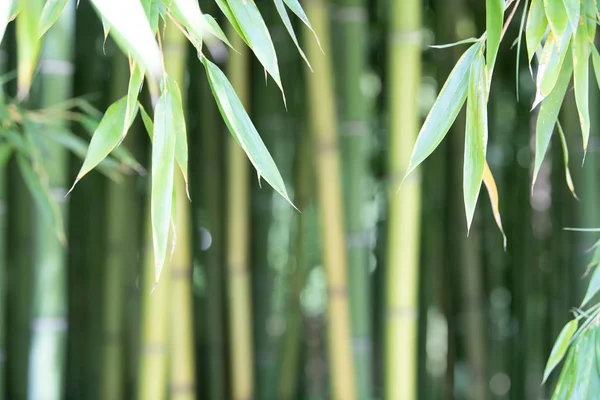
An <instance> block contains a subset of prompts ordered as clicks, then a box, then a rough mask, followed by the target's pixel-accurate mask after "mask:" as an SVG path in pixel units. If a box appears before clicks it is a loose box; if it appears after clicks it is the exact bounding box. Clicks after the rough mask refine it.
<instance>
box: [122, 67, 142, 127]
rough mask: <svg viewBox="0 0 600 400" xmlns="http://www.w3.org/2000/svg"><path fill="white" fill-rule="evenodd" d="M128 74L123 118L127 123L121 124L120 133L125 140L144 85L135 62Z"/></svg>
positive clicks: (139, 69)
mask: <svg viewBox="0 0 600 400" xmlns="http://www.w3.org/2000/svg"><path fill="white" fill-rule="evenodd" d="M129 74H130V75H129V85H128V87H127V102H126V108H125V117H124V121H126V122H127V123H126V124H123V132H122V133H121V137H122V138H125V135H126V134H127V130H128V129H129V127H130V126H131V124H132V123H133V119H134V118H135V115H136V114H137V107H136V104H137V99H138V95H139V93H140V90H141V89H142V83H144V71H143V69H142V68H141V67H140V66H139V64H138V63H136V62H135V61H134V62H133V63H132V64H131V68H130V71H129Z"/></svg>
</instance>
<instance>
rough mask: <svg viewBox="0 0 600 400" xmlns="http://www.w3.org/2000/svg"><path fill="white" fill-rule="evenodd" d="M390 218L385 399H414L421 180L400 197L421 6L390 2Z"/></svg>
mask: <svg viewBox="0 0 600 400" xmlns="http://www.w3.org/2000/svg"><path fill="white" fill-rule="evenodd" d="M389 17H390V25H389V29H390V32H389V46H390V48H389V66H388V71H389V77H388V82H389V96H390V97H389V104H388V109H389V110H390V112H389V115H390V121H389V123H390V131H389V132H390V133H389V135H390V136H389V146H388V148H389V159H388V176H389V177H390V179H389V188H388V196H389V214H388V221H387V223H388V227H387V231H388V237H387V241H388V245H387V260H386V263H387V266H386V268H387V269H386V289H385V296H386V299H385V351H384V354H385V366H384V370H385V374H386V375H385V394H386V395H385V398H386V399H389V400H413V399H416V398H417V312H418V287H419V282H418V277H419V260H418V254H419V225H420V223H419V221H420V215H421V210H420V200H421V193H420V186H421V183H420V177H419V175H418V174H412V175H411V176H409V177H408V179H406V181H405V182H404V184H403V186H402V189H401V190H400V192H398V186H399V184H400V179H402V177H403V174H404V172H405V171H406V168H407V167H408V162H409V159H410V155H411V150H412V147H413V145H414V142H415V140H416V136H417V133H418V131H419V108H418V102H417V101H415V99H416V98H417V97H418V91H419V83H420V68H421V41H420V28H421V26H420V24H421V2H420V1H418V0H404V1H393V2H391V3H390V10H389Z"/></svg>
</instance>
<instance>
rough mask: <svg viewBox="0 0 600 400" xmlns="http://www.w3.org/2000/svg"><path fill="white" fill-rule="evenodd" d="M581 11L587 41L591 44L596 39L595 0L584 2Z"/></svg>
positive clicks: (596, 10)
mask: <svg viewBox="0 0 600 400" xmlns="http://www.w3.org/2000/svg"><path fill="white" fill-rule="evenodd" d="M583 10H584V11H583V15H582V18H583V23H585V25H586V30H587V34H588V40H589V41H590V43H593V42H594V39H595V38H596V25H597V22H596V21H597V18H596V13H597V12H598V8H597V5H596V0H584V2H583Z"/></svg>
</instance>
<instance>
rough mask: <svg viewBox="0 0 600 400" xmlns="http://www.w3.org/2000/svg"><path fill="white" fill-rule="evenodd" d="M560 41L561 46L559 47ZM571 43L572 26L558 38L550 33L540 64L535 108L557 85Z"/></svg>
mask: <svg viewBox="0 0 600 400" xmlns="http://www.w3.org/2000/svg"><path fill="white" fill-rule="evenodd" d="M557 43H560V47H557ZM570 44H571V28H570V27H568V28H567V30H566V31H565V36H564V37H562V38H557V37H555V36H554V34H549V35H548V40H547V41H546V44H545V45H544V49H543V51H542V58H541V60H540V63H539V65H538V76H537V78H536V95H535V100H534V103H533V108H535V107H537V105H538V104H539V103H540V102H541V101H542V100H544V99H545V98H546V97H547V96H548V95H549V94H550V92H551V91H552V89H553V88H554V85H556V81H557V80H558V75H559V73H560V70H561V68H562V65H563V63H564V60H565V57H566V56H567V50H568V49H570Z"/></svg>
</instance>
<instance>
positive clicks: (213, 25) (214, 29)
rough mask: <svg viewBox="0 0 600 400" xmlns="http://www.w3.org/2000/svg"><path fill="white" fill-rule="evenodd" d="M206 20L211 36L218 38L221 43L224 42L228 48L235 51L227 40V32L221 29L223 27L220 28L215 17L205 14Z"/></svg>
mask: <svg viewBox="0 0 600 400" xmlns="http://www.w3.org/2000/svg"><path fill="white" fill-rule="evenodd" d="M204 20H205V21H206V23H207V25H206V28H207V30H208V32H210V34H211V35H213V36H215V37H217V38H218V39H219V40H220V41H222V42H223V43H225V44H226V45H227V46H229V47H231V48H232V49H233V46H232V45H231V43H230V42H229V39H227V36H226V35H225V32H223V29H221V27H220V26H219V23H218V22H217V20H216V19H214V18H213V16H212V15H210V14H204Z"/></svg>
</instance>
